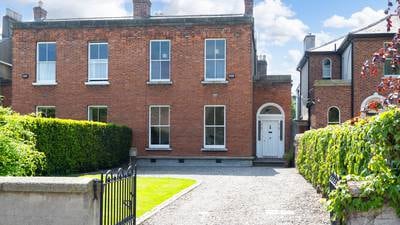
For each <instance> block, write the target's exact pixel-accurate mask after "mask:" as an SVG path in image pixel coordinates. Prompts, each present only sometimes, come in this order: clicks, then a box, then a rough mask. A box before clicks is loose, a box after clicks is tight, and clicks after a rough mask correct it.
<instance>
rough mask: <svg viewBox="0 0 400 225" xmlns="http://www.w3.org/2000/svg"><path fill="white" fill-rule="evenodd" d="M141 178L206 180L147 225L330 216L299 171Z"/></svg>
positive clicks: (318, 220) (149, 171)
mask: <svg viewBox="0 0 400 225" xmlns="http://www.w3.org/2000/svg"><path fill="white" fill-rule="evenodd" d="M139 174H140V175H154V176H169V177H190V178H195V179H198V180H200V181H202V184H201V185H200V186H199V187H197V188H196V189H194V190H193V191H192V192H190V193H188V194H187V195H185V196H183V197H182V198H180V199H178V200H177V201H175V202H174V203H172V204H171V205H169V206H167V207H166V208H164V209H162V210H161V211H160V212H158V213H157V214H156V215H155V216H153V217H152V218H150V219H149V220H147V221H146V222H144V223H143V224H145V225H213V224H215V225H245V224H249V225H250V224H251V225H253V224H256V225H324V224H329V213H327V212H326V211H325V210H324V208H323V206H322V205H321V203H320V201H319V200H320V196H319V195H318V194H317V193H316V192H315V190H314V189H313V188H312V186H311V185H310V184H308V183H307V182H306V181H305V180H304V179H303V177H302V176H301V175H299V174H298V173H297V171H296V169H283V168H277V169H275V168H265V167H235V168H223V167H208V168H207V167H206V168H204V167H189V168H188V167H163V168H140V169H139Z"/></svg>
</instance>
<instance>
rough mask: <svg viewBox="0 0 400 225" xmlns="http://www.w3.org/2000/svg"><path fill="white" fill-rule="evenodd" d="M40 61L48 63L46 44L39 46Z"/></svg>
mask: <svg viewBox="0 0 400 225" xmlns="http://www.w3.org/2000/svg"><path fill="white" fill-rule="evenodd" d="M38 48H39V52H38V54H39V57H38V58H39V61H47V54H46V44H39V45H38Z"/></svg>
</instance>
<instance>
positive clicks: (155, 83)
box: [147, 81, 172, 85]
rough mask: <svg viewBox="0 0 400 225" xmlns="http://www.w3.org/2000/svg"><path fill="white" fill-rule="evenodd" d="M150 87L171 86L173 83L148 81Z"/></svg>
mask: <svg viewBox="0 0 400 225" xmlns="http://www.w3.org/2000/svg"><path fill="white" fill-rule="evenodd" d="M147 84H148V85H171V84H172V81H147Z"/></svg>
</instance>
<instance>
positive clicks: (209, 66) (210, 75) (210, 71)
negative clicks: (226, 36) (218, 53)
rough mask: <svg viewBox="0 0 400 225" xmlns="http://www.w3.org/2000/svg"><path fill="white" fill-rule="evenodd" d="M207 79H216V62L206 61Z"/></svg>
mask: <svg viewBox="0 0 400 225" xmlns="http://www.w3.org/2000/svg"><path fill="white" fill-rule="evenodd" d="M206 78H207V79H214V78H215V61H214V60H207V61H206Z"/></svg>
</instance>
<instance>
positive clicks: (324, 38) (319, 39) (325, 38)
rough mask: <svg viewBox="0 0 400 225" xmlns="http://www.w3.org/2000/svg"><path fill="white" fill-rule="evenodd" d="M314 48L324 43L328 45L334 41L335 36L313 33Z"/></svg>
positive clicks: (321, 32)
mask: <svg viewBox="0 0 400 225" xmlns="http://www.w3.org/2000/svg"><path fill="white" fill-rule="evenodd" d="M315 37H316V38H315V47H318V46H321V45H323V44H325V43H328V42H330V41H332V40H334V39H335V38H337V36H333V35H331V34H329V33H326V32H324V31H320V32H318V33H315Z"/></svg>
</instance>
